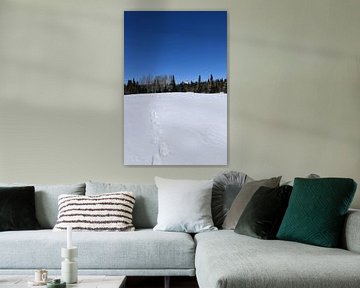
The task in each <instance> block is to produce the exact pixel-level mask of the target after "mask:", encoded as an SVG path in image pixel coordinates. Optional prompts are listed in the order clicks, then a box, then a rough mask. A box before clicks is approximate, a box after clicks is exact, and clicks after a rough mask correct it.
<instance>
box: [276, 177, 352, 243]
mask: <svg viewBox="0 0 360 288" xmlns="http://www.w3.org/2000/svg"><path fill="white" fill-rule="evenodd" d="M355 191H356V182H355V181H354V180H352V179H349V178H318V179H304V178H295V181H294V188H293V191H292V193H291V196H290V200H289V206H288V208H287V210H286V212H285V216H284V218H283V221H282V223H281V225H280V229H279V231H278V233H277V239H280V240H289V241H297V242H302V243H306V244H312V245H317V246H323V247H337V246H338V244H339V239H340V235H341V230H342V226H343V223H344V218H345V214H346V213H347V211H348V209H349V207H350V204H351V201H352V199H353V197H354V194H355Z"/></svg>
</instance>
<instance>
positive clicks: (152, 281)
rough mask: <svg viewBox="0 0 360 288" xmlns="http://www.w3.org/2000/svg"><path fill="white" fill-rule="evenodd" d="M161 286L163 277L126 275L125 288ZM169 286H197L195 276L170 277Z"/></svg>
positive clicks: (173, 287)
mask: <svg viewBox="0 0 360 288" xmlns="http://www.w3.org/2000/svg"><path fill="white" fill-rule="evenodd" d="M133 287H142V288H163V287H164V277H134V276H128V277H127V279H126V288H133ZM170 287H171V288H185V287H186V288H198V287H199V286H198V285H197V282H196V278H195V277H185V276H184V277H170Z"/></svg>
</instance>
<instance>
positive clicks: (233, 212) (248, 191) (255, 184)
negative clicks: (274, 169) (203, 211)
mask: <svg viewBox="0 0 360 288" xmlns="http://www.w3.org/2000/svg"><path fill="white" fill-rule="evenodd" d="M280 179H281V176H279V177H274V178H270V179H263V180H257V181H251V182H248V183H245V184H244V185H243V186H242V188H241V190H240V192H239V193H238V194H237V196H236V198H235V200H234V201H233V203H232V205H231V207H230V210H229V212H228V213H227V215H226V217H225V219H224V223H223V225H222V227H223V229H228V230H234V229H235V227H236V224H237V222H238V221H239V219H240V216H241V214H242V213H243V212H244V210H245V207H246V205H247V204H248V203H249V201H250V199H251V198H252V196H253V195H254V194H255V192H256V191H257V190H258V189H259V188H260V187H261V186H264V187H269V188H276V187H278V186H279V183H280Z"/></svg>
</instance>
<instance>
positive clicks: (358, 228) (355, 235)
mask: <svg viewBox="0 0 360 288" xmlns="http://www.w3.org/2000/svg"><path fill="white" fill-rule="evenodd" d="M342 240H343V243H342V244H343V245H342V246H343V248H345V249H347V250H349V251H353V252H357V253H360V210H355V209H354V210H352V209H351V210H349V212H348V214H347V215H346V219H345V223H344V231H343V239H342Z"/></svg>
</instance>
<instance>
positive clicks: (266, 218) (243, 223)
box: [235, 185, 292, 239]
mask: <svg viewBox="0 0 360 288" xmlns="http://www.w3.org/2000/svg"><path fill="white" fill-rule="evenodd" d="M291 190H292V187H291V186H288V185H284V186H281V187H277V188H269V187H260V188H259V189H258V190H257V191H256V192H255V194H254V195H253V196H252V198H251V200H250V201H249V203H248V204H247V205H246V208H245V210H244V212H243V213H242V214H241V216H240V219H239V221H238V223H237V225H236V227H235V232H236V233H238V234H242V235H247V236H251V237H255V238H261V239H275V236H276V233H277V231H278V230H279V227H280V223H281V221H282V219H283V217H284V214H285V211H286V208H287V206H288V202H289V198H290V194H291Z"/></svg>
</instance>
